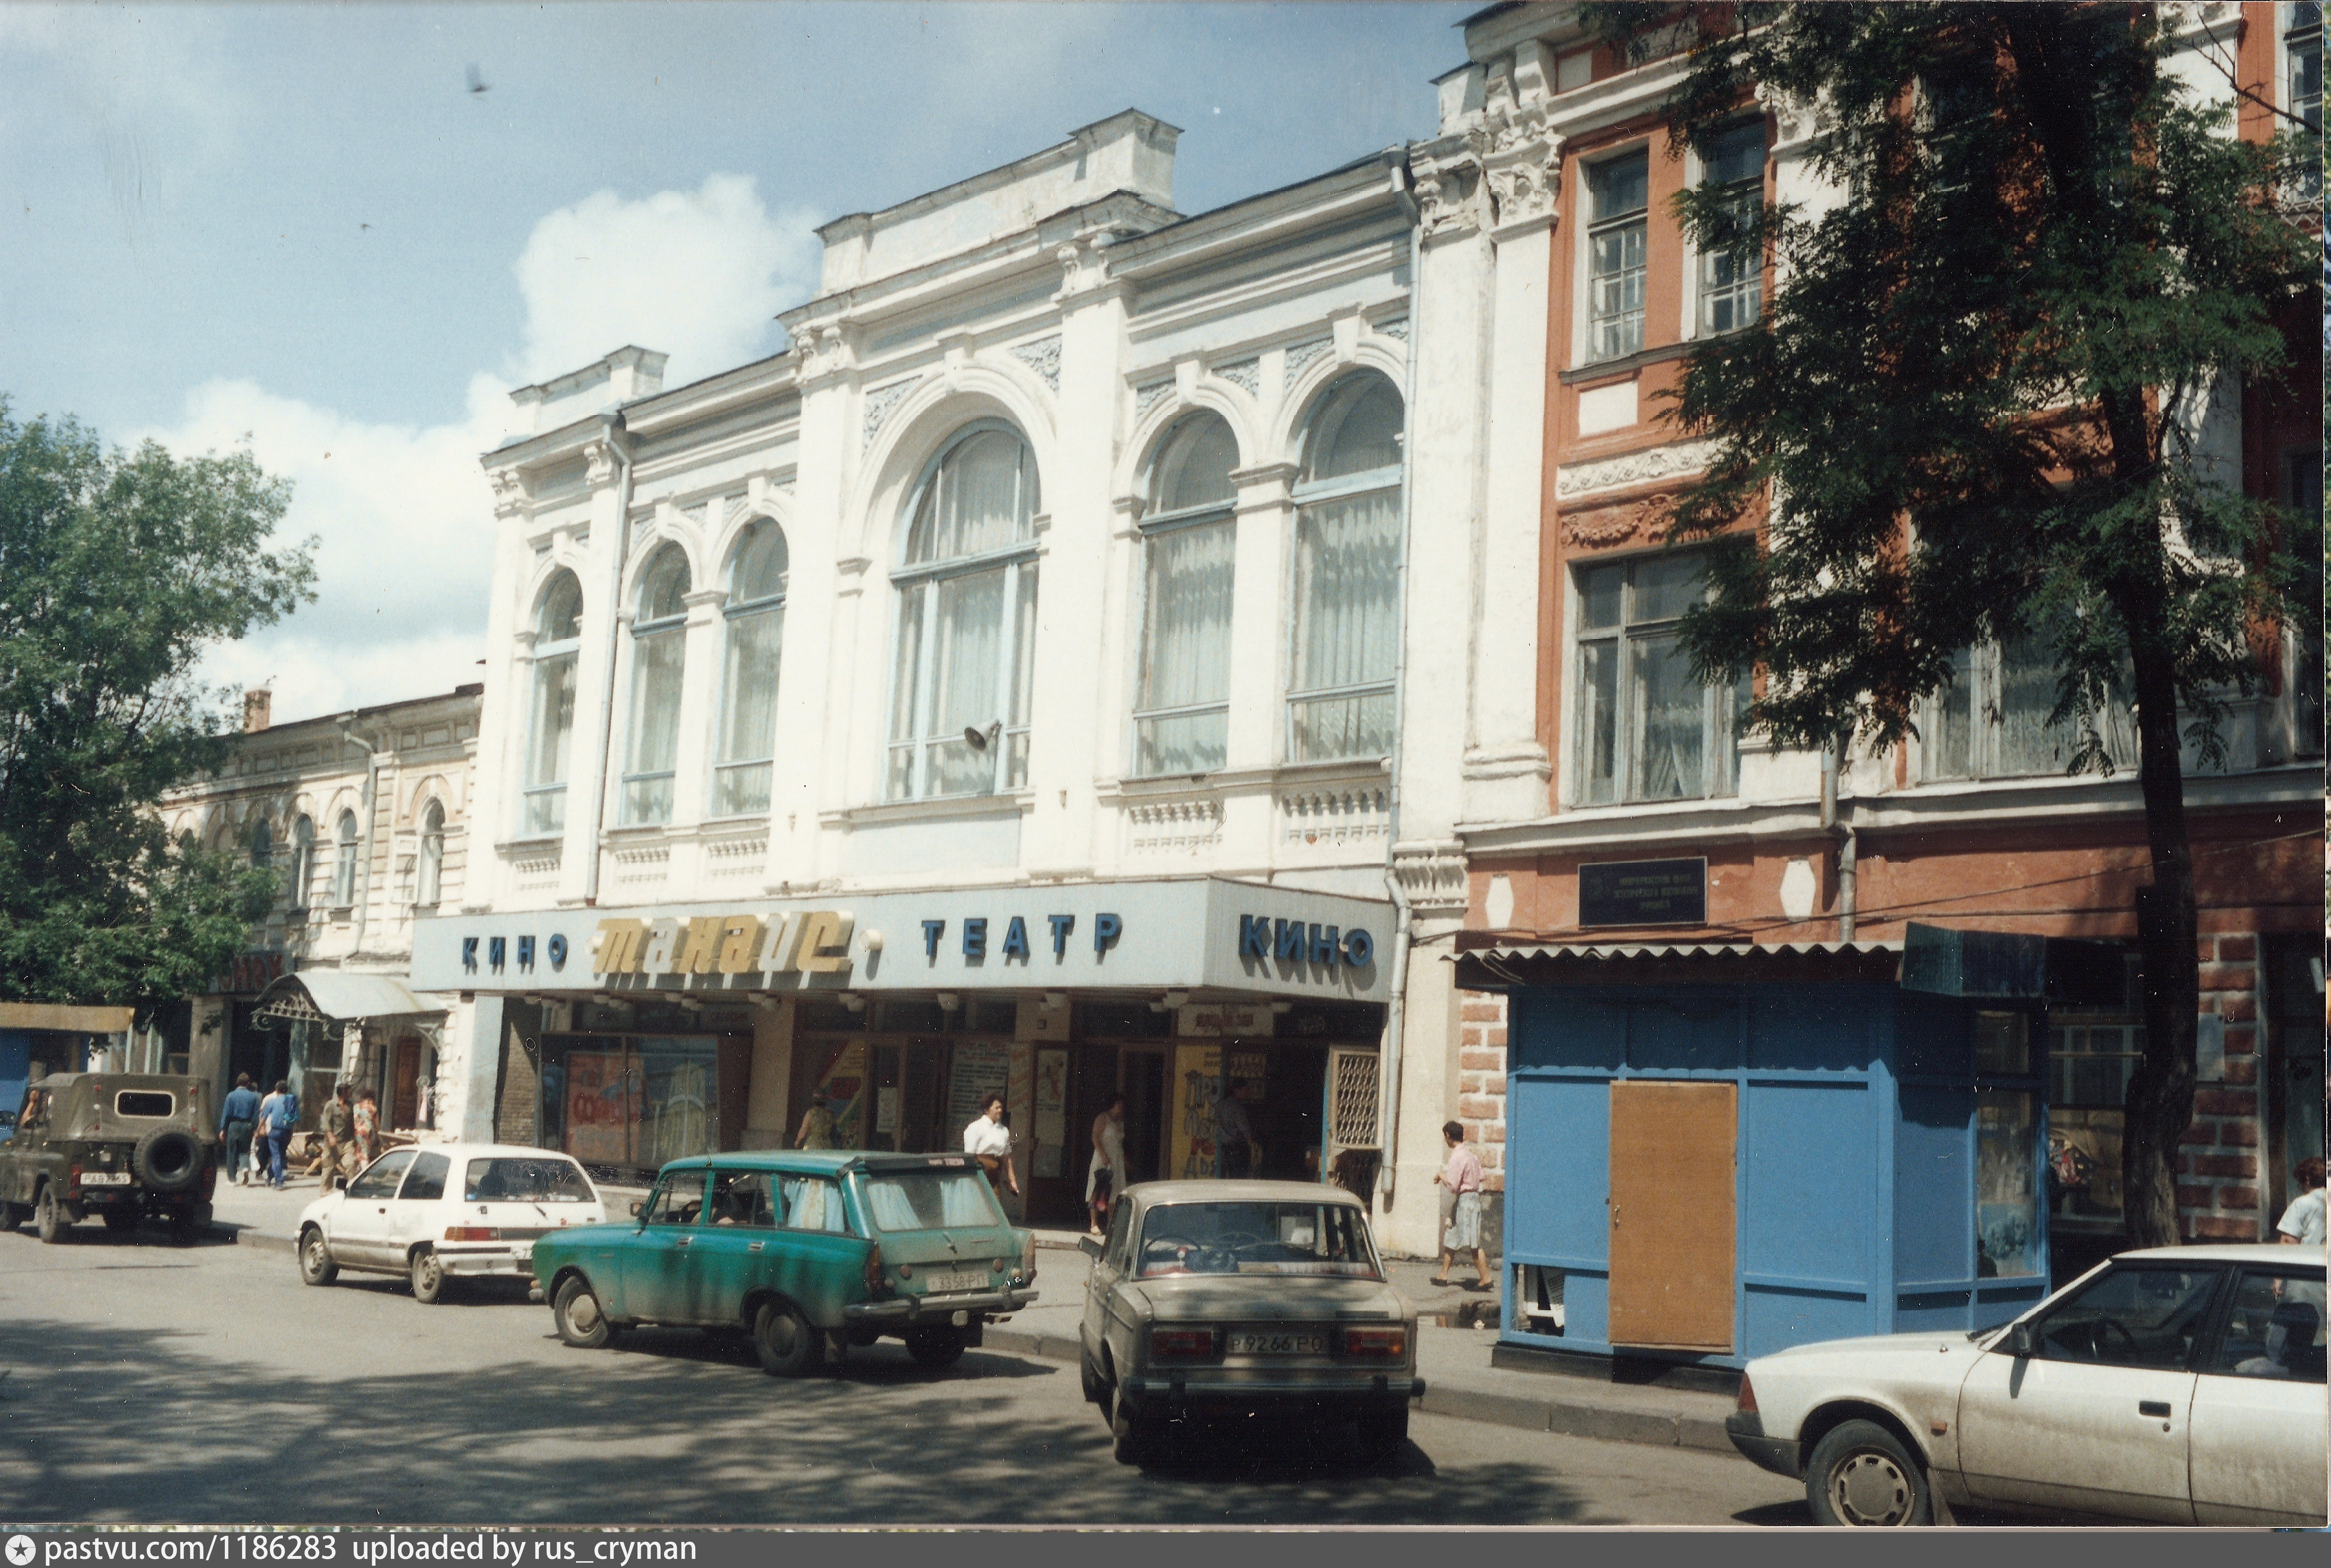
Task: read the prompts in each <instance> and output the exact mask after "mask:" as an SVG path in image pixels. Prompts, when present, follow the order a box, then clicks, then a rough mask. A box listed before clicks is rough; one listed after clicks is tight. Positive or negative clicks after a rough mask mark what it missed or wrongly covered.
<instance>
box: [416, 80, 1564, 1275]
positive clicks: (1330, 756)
mask: <svg viewBox="0 0 2331 1568" xmlns="http://www.w3.org/2000/svg"><path fill="white" fill-rule="evenodd" d="M1177 134H1178V133H1177V132H1176V131H1175V129H1174V128H1172V127H1170V126H1167V125H1165V124H1163V123H1161V122H1159V121H1157V120H1156V119H1152V118H1150V117H1148V116H1146V115H1143V114H1140V113H1137V112H1132V111H1128V112H1126V113H1123V114H1119V115H1117V116H1114V117H1112V118H1111V119H1107V120H1103V121H1101V122H1099V123H1098V124H1096V125H1092V126H1089V127H1086V128H1082V129H1080V130H1078V131H1076V132H1075V133H1073V135H1072V136H1070V138H1068V139H1067V140H1065V141H1063V142H1061V143H1060V144H1059V145H1057V146H1055V147H1048V148H1046V149H1044V150H1043V151H1042V152H1039V153H1037V154H1035V155H1033V156H1032V157H1026V158H1023V159H1021V160H1019V161H1018V162H1016V163H1013V164H1011V165H1009V166H1005V167H1003V168H1000V169H996V170H994V171H991V172H989V173H987V174H985V175H981V176H977V177H975V178H973V179H969V180H966V181H964V182H962V183H961V184H959V185H952V186H949V187H947V188H946V189H944V190H939V191H935V192H932V193H930V194H928V195H922V196H918V197H917V198H915V199H914V200H912V201H910V202H907V203H904V204H900V205H899V206H897V207H893V208H890V209H889V210H886V211H883V212H880V213H873V214H857V215H852V216H849V217H845V218H842V219H839V220H837V221H835V222H834V223H830V224H828V225H826V227H825V228H824V229H823V231H822V234H823V239H824V241H825V246H826V250H825V261H824V271H823V286H822V288H821V290H820V291H819V293H818V295H817V296H816V297H815V298H814V299H812V300H811V301H810V302H809V303H807V304H806V305H804V306H803V307H801V308H800V309H796V310H794V311H790V312H788V313H787V314H786V315H785V318H784V320H785V326H786V328H787V329H788V331H789V333H790V335H791V339H792V347H791V348H790V349H789V350H788V351H787V352H786V353H785V354H783V355H780V356H775V357H772V358H770V359H766V360H763V361H760V362H757V363H755V364H750V365H746V366H738V367H737V368H736V369H734V370H731V371H728V372H726V373H723V374H721V375H715V376H712V377H710V378H709V379H707V380H704V381H701V382H699V383H696V384H694V385H689V386H684V387H680V388H676V389H672V390H665V389H663V388H662V386H661V368H662V358H661V356H660V355H657V354H653V353H651V352H648V351H646V350H643V349H640V348H624V349H621V350H618V351H617V352H615V353H614V354H611V355H609V356H606V357H605V358H604V359H602V360H600V361H598V362H597V363H595V364H594V365H591V366H585V367H584V368H582V369H580V370H578V371H576V372H575V373H573V374H571V375H566V376H563V377H560V378H558V379H557V380H555V381H551V382H548V383H546V384H544V385H539V386H534V387H528V388H526V389H523V390H522V391H520V392H519V393H518V394H515V395H516V397H517V399H518V401H519V403H520V404H521V405H527V406H530V407H531V408H532V410H533V412H534V416H535V427H536V429H535V433H534V434H532V435H531V436H528V437H525V438H522V439H519V440H516V441H514V442H510V443H509V444H507V445H505V446H503V447H502V448H501V449H499V450H498V451H494V452H492V453H490V454H488V456H487V458H486V459H485V462H486V467H487V469H488V471H489V473H490V477H491V480H492V482H493V485H494V489H495V493H496V495H497V497H498V505H497V520H498V551H499V554H498V556H497V562H496V573H495V592H494V599H493V609H492V622H491V626H490V632H489V646H488V654H489V657H488V661H487V682H486V718H485V723H484V728H483V733H482V735H481V736H480V747H479V761H478V768H479V774H478V789H479V794H478V800H479V807H478V817H477V821H478V824H479V830H480V837H479V841H478V849H477V852H476V853H475V854H474V855H473V857H472V864H471V871H470V879H469V882H468V885H467V888H466V890H465V893H464V896H463V902H462V905H461V908H460V910H459V911H458V912H455V911H452V910H447V911H444V912H442V913H441V915H440V917H438V918H437V919H435V920H434V921H432V922H427V923H424V925H423V927H422V930H421V933H420V938H419V946H418V948H417V950H416V981H415V983H416V984H418V985H422V986H425V987H432V988H443V989H447V990H449V991H452V992H454V993H458V994H459V995H460V996H461V1003H460V1004H459V1006H458V1007H457V1008H456V1009H455V1012H454V1016H453V1018H452V1022H451V1024H450V1026H449V1032H450V1034H451V1035H452V1037H454V1038H457V1039H459V1040H460V1041H461V1042H462V1043H463V1044H464V1046H466V1048H467V1058H466V1060H467V1061H468V1064H469V1066H468V1069H467V1072H468V1082H467V1083H466V1085H465V1086H464V1087H465V1104H466V1106H467V1107H468V1111H467V1119H466V1121H465V1122H464V1126H465V1128H466V1130H468V1131H470V1132H471V1133H473V1134H478V1135H483V1134H485V1133H487V1132H489V1131H490V1132H493V1133H494V1134H496V1135H497V1136H501V1137H504V1138H521V1139H527V1138H530V1139H536V1140H538V1141H540V1142H541V1143H543V1144H545V1145H556V1146H561V1147H566V1148H568V1149H570V1150H572V1151H573V1152H575V1153H576V1154H577V1155H580V1156H581V1157H583V1158H585V1159H586V1160H589V1161H592V1162H594V1163H595V1164H601V1165H604V1166H606V1167H609V1168H613V1169H618V1170H635V1171H636V1170H644V1169H647V1168H651V1167H652V1166H653V1165H654V1164H658V1163H660V1162H661V1160H663V1159H666V1158H670V1157H671V1156H673V1155H677V1154H680V1153H688V1152H695V1151H698V1150H703V1149H710V1148H716V1147H737V1146H766V1145H772V1144H777V1143H784V1142H790V1141H792V1140H793V1138H794V1136H795V1135H796V1134H797V1133H798V1132H799V1131H800V1130H801V1129H802V1126H803V1124H804V1121H805V1120H815V1119H817V1118H813V1117H811V1116H810V1112H811V1111H812V1110H813V1107H824V1108H825V1109H826V1110H827V1111H829V1112H830V1113H831V1114H832V1115H833V1117H834V1118H835V1122H836V1126H837V1135H836V1136H838V1137H839V1138H840V1139H842V1141H843V1142H845V1143H850V1144H855V1145H864V1146H877V1147H905V1148H930V1147H949V1146H956V1141H957V1140H959V1138H960V1136H961V1129H962V1126H963V1124H964V1123H965V1122H966V1121H967V1120H968V1119H969V1118H970V1117H971V1115H972V1114H974V1112H975V1109H976V1107H977V1103H978V1099H979V1098H980V1096H981V1095H983V1094H985V1093H986V1092H989V1091H991V1090H993V1091H994V1092H1000V1093H1003V1094H1004V1096H1005V1097H1006V1103H1007V1107H1008V1109H1009V1114H1010V1117H1011V1124H1012V1126H1013V1130H1014V1133H1015V1136H1016V1141H1017V1155H1016V1157H1017V1159H1018V1161H1019V1164H1020V1174H1021V1179H1022V1183H1023V1186H1024V1187H1025V1189H1026V1191H1027V1195H1028V1196H1027V1209H1028V1212H1029V1213H1030V1214H1032V1216H1035V1217H1038V1218H1044V1219H1051V1220H1057V1221H1062V1222H1070V1221H1074V1220H1076V1219H1077V1218H1078V1217H1079V1216H1080V1214H1081V1212H1082V1211H1083V1204H1084V1200H1085V1188H1086V1183H1087V1174H1088V1164H1089V1155H1090V1152H1091V1145H1090V1134H1089V1129H1090V1126H1091V1124H1092V1122H1093V1119H1094V1117H1096V1116H1097V1115H1098V1114H1099V1112H1100V1111H1101V1110H1102V1109H1103V1107H1105V1106H1106V1104H1107V1103H1108V1100H1109V1099H1110V1098H1112V1097H1114V1096H1117V1095H1119V1094H1122V1095H1124V1096H1125V1097H1126V1098H1127V1104H1128V1114H1127V1163H1128V1165H1129V1166H1130V1167H1131V1174H1133V1175H1135V1176H1138V1177H1153V1176H1159V1175H1166V1174H1177V1175H1178V1174H1194V1173H1199V1172H1204V1173H1206V1174H1212V1173H1213V1171H1215V1170H1216V1169H1220V1168H1230V1169H1232V1170H1235V1169H1238V1168H1239V1167H1240V1164H1241V1163H1242V1162H1243V1163H1244V1164H1245V1165H1246V1167H1247V1168H1249V1169H1252V1170H1256V1171H1258V1172H1261V1173H1264V1174H1272V1175H1289V1176H1299V1175H1304V1174H1327V1175H1330V1176H1337V1175H1340V1178H1341V1179H1343V1180H1346V1181H1347V1182H1350V1183H1353V1184H1355V1185H1356V1186H1361V1187H1364V1188H1366V1189H1369V1190H1375V1189H1377V1188H1379V1187H1381V1186H1382V1185H1383V1183H1381V1182H1380V1181H1379V1180H1378V1179H1377V1176H1376V1166H1377V1164H1378V1163H1379V1161H1380V1158H1381V1152H1382V1148H1383V1144H1384V1138H1383V1129H1384V1124H1385V1123H1386V1121H1387V1119H1388V1117H1387V1112H1388V1111H1389V1109H1390V1108H1391V1107H1389V1106H1387V1105H1386V1104H1385V1103H1384V1102H1385V1100H1386V1098H1387V1096H1386V1094H1385V1079H1384V1074H1383V1073H1382V1071H1381V1062H1382V1060H1383V1053H1384V1050H1385V1049H1386V1033H1387V1031H1386V1027H1385V1026H1386V1021H1387V1012H1388V1008H1389V1007H1390V1006H1391V1004H1392V1003H1393V1000H1394V994H1395V990H1396V987H1397V985H1398V984H1399V983H1400V979H1401V974H1402V971H1403V969H1404V968H1405V967H1406V965H1405V959H1404V952H1405V944H1404V942H1403V939H1402V937H1403V932H1402V929H1401V927H1400V922H1399V918H1398V916H1397V913H1396V911H1395V908H1394V902H1393V899H1392V897H1391V890H1390V889H1389V887H1388V883H1387V875H1386V873H1387V870H1388V867H1389V863H1390V852H1389V851H1390V847H1391V842H1392V839H1393V837H1394V833H1395V832H1396V827H1395V804H1394V801H1395V794H1396V792H1395V788H1394V785H1395V783H1396V779H1395V774H1394V766H1395V757H1396V755H1397V754H1398V751H1399V746H1398V742H1397V739H1396V736H1397V733H1398V730H1399V727H1400V717H1401V711H1402V703H1403V698H1405V700H1406V701H1407V702H1408V703H1409V704H1410V705H1411V707H1412V708H1413V704H1414V703H1415V702H1416V701H1417V700H1418V698H1417V696H1416V695H1415V694H1414V691H1413V687H1411V686H1409V685H1406V684H1404V682H1408V681H1411V680H1412V679H1413V670H1414V664H1413V661H1412V660H1410V659H1406V658H1404V657H1403V648H1404V647H1407V648H1409V649H1411V650H1412V651H1413V649H1414V647H1415V645H1416V639H1415V638H1414V636H1413V634H1412V635H1411V636H1410V638H1409V641H1407V642H1405V643H1404V641H1403V628H1404V624H1405V622H1404V618H1403V580H1404V577H1405V575H1406V570H1407V565H1408V563H1411V562H1413V561H1414V560H1417V559H1419V558H1421V557H1422V556H1425V555H1436V556H1437V555H1441V554H1448V555H1455V556H1462V555H1464V554H1465V553H1466V552H1467V550H1468V548H1469V546H1468V543H1467V536H1468V532H1469V530H1470V527H1471V524H1470V518H1469V517H1468V516H1466V515H1464V513H1463V511H1462V508H1463V507H1465V506H1470V501H1469V500H1466V499H1464V498H1470V496H1471V494H1472V492H1473V489H1474V484H1475V479H1476V476H1475V475H1474V474H1473V473H1472V472H1471V470H1470V463H1471V461H1472V454H1471V453H1470V451H1469V450H1459V445H1460V443H1461V442H1466V441H1470V439H1471V436H1470V432H1455V433H1452V434H1447V435H1430V436H1428V437H1427V438H1426V439H1427V441H1428V442H1430V443H1432V447H1433V451H1432V456H1431V462H1432V464H1433V465H1434V467H1435V469H1436V470H1438V471H1439V472H1441V475H1442V478H1441V481H1440V482H1441V485H1442V487H1443V489H1445V490H1446V491H1448V492H1449V493H1450V494H1451V495H1453V496H1456V497H1458V498H1459V499H1460V512H1459V513H1458V514H1456V515H1451V516H1445V517H1436V518H1430V519H1428V518H1424V517H1422V515H1421V510H1420V497H1421V493H1422V492H1421V491H1420V489H1419V488H1418V486H1417V485H1416V484H1414V483H1413V482H1412V472H1411V470H1412V467H1413V465H1412V463H1411V461H1410V459H1409V455H1408V454H1409V453H1410V452H1411V451H1412V450H1413V443H1414V442H1415V440H1416V438H1415V434H1414V432H1415V430H1416V425H1415V418H1414V415H1413V413H1412V408H1413V404H1415V402H1416V399H1417V389H1416V385H1415V371H1414V369H1413V362H1412V356H1411V349H1412V344H1413V338H1414V323H1413V316H1414V314H1415V312H1414V309H1413V302H1412V298H1411V296H1412V280H1413V277H1414V276H1415V269H1416V259H1417V258H1416V249H1417V244H1418V240H1419V234H1418V229H1417V225H1416V221H1415V220H1416V213H1417V206H1416V202H1415V199H1414V196H1413V191H1412V182H1411V176H1410V171H1409V161H1408V158H1407V156H1406V154H1405V152H1404V151H1403V149H1394V150H1393V151H1390V152H1387V153H1384V154H1381V155H1377V156H1374V157H1367V158H1365V159H1362V160H1360V161H1358V162H1356V163H1353V164H1351V165H1348V166H1345V167H1343V168H1340V169H1337V170H1335V171H1333V172H1331V173H1328V174H1327V175H1324V176H1319V177H1318V178H1315V179H1311V180H1308V181H1306V182H1303V183H1302V184H1299V185H1294V186H1290V187H1289V188H1287V189H1284V190H1280V191H1276V192H1272V193H1270V194H1268V195H1260V196H1256V197H1253V198H1251V199H1249V200H1246V201H1242V202H1239V203H1235V204H1232V205H1230V206H1227V207H1224V208H1222V209H1220V210H1217V211H1215V212H1212V213H1208V214H1200V215H1197V216H1194V217H1185V216H1183V215H1181V214H1177V213H1175V211H1174V210H1173V208H1172V204H1171V203H1172V171H1173V157H1174V144H1175V138H1176V135H1177ZM1484 243H1486V242H1484ZM1471 326H1472V327H1473V328H1474V329H1475V330H1477V331H1478V330H1479V328H1480V326H1481V324H1480V323H1479V322H1473V323H1471ZM1460 423H1462V422H1460ZM1534 455H1535V454H1533V457H1534ZM1443 608H1444V609H1446V610H1449V611H1450V612H1451V613H1449V614H1448V615H1447V616H1446V618H1445V619H1444V620H1443V621H1442V622H1441V625H1440V628H1439V630H1437V631H1436V632H1435V633H1434V634H1433V636H1432V638H1431V639H1430V640H1429V641H1431V642H1432V652H1431V653H1430V654H1429V655H1428V656H1427V657H1426V658H1425V659H1424V660H1422V663H1423V664H1424V665H1426V666H1428V667H1430V673H1431V674H1432V678H1433V679H1444V678H1447V677H1448V675H1449V671H1447V670H1442V669H1441V666H1442V665H1444V664H1447V663H1448V660H1447V659H1446V658H1445V657H1444V652H1445V645H1446V644H1447V642H1448V640H1449V635H1450V634H1451V633H1462V632H1463V631H1464V628H1463V627H1462V626H1461V625H1460V617H1459V616H1457V615H1456V614H1455V613H1453V612H1454V608H1455V607H1454V606H1444V607H1443ZM1457 641H1459V642H1460V643H1461V642H1462V641H1464V638H1463V637H1462V636H1461V635H1460V636H1459V637H1458V639H1457ZM1456 676H1457V678H1458V679H1460V680H1461V679H1462V670H1456ZM1428 700H1431V701H1434V702H1439V701H1441V700H1444V698H1442V697H1441V696H1433V697H1431V698H1428ZM1460 700H1461V694H1460ZM1525 727H1526V726H1525ZM1443 967H1445V966H1443ZM1439 987H1440V993H1441V994H1442V996H1443V997H1444V1001H1443V1002H1442V1003H1441V1007H1442V1010H1443V1011H1444V1012H1445V1011H1447V1005H1448V1004H1447V1003H1446V1001H1445V996H1446V993H1447V988H1446V984H1445V981H1441V982H1440V983H1439ZM1442 1032H1443V1033H1445V1032H1446V1031H1442ZM1394 1033H1395V1035H1396V1034H1397V1031H1394ZM1424 1049H1426V1051H1427V1055H1428V1059H1429V1058H1430V1053H1431V1052H1433V1051H1440V1052H1443V1053H1445V1050H1446V1042H1445V1040H1435V1041H1428V1042H1426V1047H1425V1048H1424ZM1418 1076H1419V1080H1420V1082H1421V1083H1425V1084H1427V1085H1428V1086H1429V1087H1430V1092H1429V1093H1428V1094H1427V1095H1426V1096H1425V1098H1427V1099H1429V1100H1430V1101H1431V1104H1430V1105H1429V1107H1426V1108H1427V1109H1428V1110H1429V1111H1430V1112H1431V1113H1432V1115H1431V1117H1430V1120H1431V1121H1437V1120H1438V1117H1439V1114H1440V1096H1441V1082H1440V1080H1441V1079H1443V1078H1445V1077H1446V1076H1447V1075H1446V1074H1445V1073H1443V1072H1441V1064H1440V1063H1439V1062H1438V1061H1437V1060H1434V1061H1432V1063H1431V1070H1430V1071H1426V1072H1422V1073H1420V1074H1419V1075H1418ZM1226 1095H1227V1096H1229V1097H1232V1098H1236V1099H1238V1100H1240V1101H1241V1102H1242V1104H1243V1106H1244V1107H1245V1109H1246V1111H1247V1116H1246V1117H1245V1118H1244V1119H1245V1120H1246V1122H1247V1123H1248V1125H1249V1126H1250V1127H1251V1131H1252V1135H1253V1136H1252V1138H1251V1140H1247V1139H1240V1138H1229V1139H1221V1140H1218V1139H1217V1138H1216V1137H1215V1136H1214V1133H1215V1127H1214V1108H1215V1107H1216V1105H1217V1104H1218V1102H1219V1101H1220V1099H1221V1098H1223V1096H1226ZM1237 1119H1238V1118H1235V1117H1234V1118H1232V1126H1235V1125H1236V1122H1237ZM1428 1125H1429V1124H1428ZM1218 1144H1219V1145H1223V1146H1220V1147H1218V1146H1217V1145H1218ZM1437 1149H1438V1139H1437V1138H1434V1139H1432V1142H1431V1147H1430V1148H1428V1149H1426V1150H1425V1151H1423V1153H1422V1155H1421V1156H1420V1157H1421V1158H1422V1166H1421V1167H1420V1168H1421V1169H1424V1170H1427V1171H1429V1169H1430V1167H1431V1165H1432V1163H1433V1160H1434V1155H1435V1153H1436V1152H1437ZM1419 1180H1420V1181H1421V1182H1422V1183H1423V1186H1424V1194H1425V1195H1424V1196H1423V1197H1422V1198H1419V1199H1417V1200H1415V1201H1414V1202H1413V1204H1412V1206H1418V1205H1421V1206H1422V1208H1423V1210H1424V1211H1425V1212H1427V1213H1428V1214H1429V1213H1430V1212H1431V1209H1432V1203H1431V1196H1430V1184H1429V1176H1426V1177H1420V1178H1419ZM1427 1239H1428V1240H1429V1237H1428V1238H1427Z"/></svg>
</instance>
